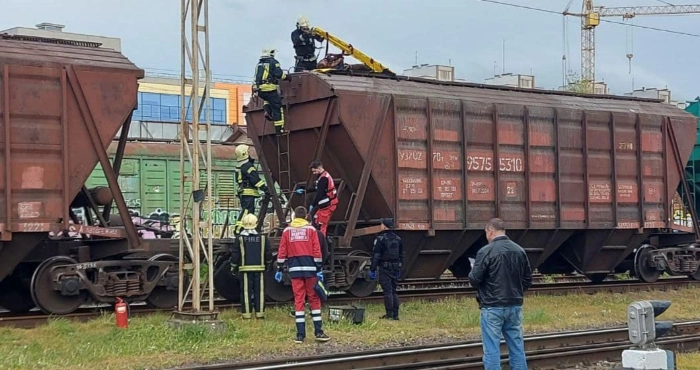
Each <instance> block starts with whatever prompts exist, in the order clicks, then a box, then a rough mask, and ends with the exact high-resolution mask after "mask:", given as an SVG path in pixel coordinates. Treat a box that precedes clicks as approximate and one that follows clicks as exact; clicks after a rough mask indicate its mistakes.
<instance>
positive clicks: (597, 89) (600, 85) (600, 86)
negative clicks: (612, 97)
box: [593, 81, 610, 95]
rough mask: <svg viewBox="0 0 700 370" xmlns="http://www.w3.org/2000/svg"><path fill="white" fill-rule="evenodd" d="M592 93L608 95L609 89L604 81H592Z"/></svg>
mask: <svg viewBox="0 0 700 370" xmlns="http://www.w3.org/2000/svg"><path fill="white" fill-rule="evenodd" d="M593 93H594V94H597V95H608V94H609V93H610V90H608V84H606V83H605V82H600V81H599V82H594V83H593Z"/></svg>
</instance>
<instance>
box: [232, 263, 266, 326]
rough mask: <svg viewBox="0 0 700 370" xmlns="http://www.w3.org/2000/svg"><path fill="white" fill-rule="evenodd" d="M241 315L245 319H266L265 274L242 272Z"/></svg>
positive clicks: (240, 279) (240, 276)
mask: <svg viewBox="0 0 700 370" xmlns="http://www.w3.org/2000/svg"><path fill="white" fill-rule="evenodd" d="M238 281H239V282H240V284H241V313H242V314H243V318H244V319H250V318H252V317H253V312H255V317H257V318H260V319H261V318H264V317H265V274H264V272H263V271H261V272H241V273H240V275H239V277H238Z"/></svg>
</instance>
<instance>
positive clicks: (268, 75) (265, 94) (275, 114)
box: [253, 48, 291, 134]
mask: <svg viewBox="0 0 700 370" xmlns="http://www.w3.org/2000/svg"><path fill="white" fill-rule="evenodd" d="M290 79H291V77H290V76H289V75H287V74H286V73H284V71H283V70H282V68H281V67H280V62H278V61H277V59H275V49H272V48H266V49H263V51H262V54H261V56H260V61H258V65H257V66H256V67H255V83H254V84H253V91H254V92H255V93H256V94H257V95H258V97H260V98H261V99H262V100H263V101H264V103H263V110H264V111H265V118H267V119H268V120H270V121H272V123H273V125H274V126H275V132H276V133H277V134H283V133H284V111H283V110H282V97H280V94H279V92H278V91H277V90H278V85H279V82H280V81H281V80H290Z"/></svg>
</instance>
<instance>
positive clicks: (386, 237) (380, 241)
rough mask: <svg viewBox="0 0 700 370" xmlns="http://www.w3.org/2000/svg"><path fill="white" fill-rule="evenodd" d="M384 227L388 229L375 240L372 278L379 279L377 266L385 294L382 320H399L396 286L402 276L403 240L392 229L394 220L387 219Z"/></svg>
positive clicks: (380, 283) (384, 221)
mask: <svg viewBox="0 0 700 370" xmlns="http://www.w3.org/2000/svg"><path fill="white" fill-rule="evenodd" d="M382 225H383V226H384V227H385V228H386V229H385V230H383V231H382V232H381V233H379V235H377V237H376V238H375V239H374V250H373V251H372V265H371V267H370V278H371V279H372V280H374V279H376V278H377V266H379V285H381V287H382V292H383V293H384V308H385V309H386V315H384V316H382V317H381V318H382V319H389V320H391V319H394V320H398V319H399V296H398V294H396V286H397V283H398V280H399V276H401V266H402V265H403V257H404V253H403V243H402V242H401V238H400V237H399V236H398V235H396V234H395V233H394V232H393V231H391V229H393V228H394V220H393V219H391V218H385V219H383V220H382Z"/></svg>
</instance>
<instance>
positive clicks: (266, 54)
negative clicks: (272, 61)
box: [261, 48, 277, 58]
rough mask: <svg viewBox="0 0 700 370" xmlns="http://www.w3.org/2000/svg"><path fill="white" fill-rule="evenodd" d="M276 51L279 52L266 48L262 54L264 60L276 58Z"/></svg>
mask: <svg viewBox="0 0 700 370" xmlns="http://www.w3.org/2000/svg"><path fill="white" fill-rule="evenodd" d="M275 51H277V50H275V49H274V48H265V49H262V54H261V56H262V57H263V58H264V57H274V56H275Z"/></svg>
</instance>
